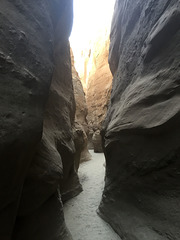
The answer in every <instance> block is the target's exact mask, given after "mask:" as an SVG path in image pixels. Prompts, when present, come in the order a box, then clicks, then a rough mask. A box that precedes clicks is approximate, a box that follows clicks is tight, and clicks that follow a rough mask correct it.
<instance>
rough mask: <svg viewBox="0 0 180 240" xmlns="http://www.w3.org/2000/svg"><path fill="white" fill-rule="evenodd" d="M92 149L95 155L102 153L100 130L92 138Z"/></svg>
mask: <svg viewBox="0 0 180 240" xmlns="http://www.w3.org/2000/svg"><path fill="white" fill-rule="evenodd" d="M92 143H93V149H94V152H95V153H102V152H103V149H102V137H101V133H100V130H96V131H95V132H94V134H93V136H92Z"/></svg>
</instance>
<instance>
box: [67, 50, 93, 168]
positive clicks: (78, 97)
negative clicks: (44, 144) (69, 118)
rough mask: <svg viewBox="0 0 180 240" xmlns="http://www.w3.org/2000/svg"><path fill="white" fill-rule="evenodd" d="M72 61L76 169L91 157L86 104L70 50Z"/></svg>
mask: <svg viewBox="0 0 180 240" xmlns="http://www.w3.org/2000/svg"><path fill="white" fill-rule="evenodd" d="M71 61H72V79H73V88H74V96H75V102H76V114H75V127H74V132H75V136H76V137H75V145H76V161H75V162H76V169H78V167H79V163H80V162H84V161H88V160H90V159H91V155H90V153H89V151H88V147H87V145H88V138H87V136H88V133H89V128H88V123H87V114H88V111H87V104H86V98H85V93H84V90H83V86H82V83H81V80H80V77H79V75H78V72H77V71H76V68H75V66H74V56H73V52H72V50H71Z"/></svg>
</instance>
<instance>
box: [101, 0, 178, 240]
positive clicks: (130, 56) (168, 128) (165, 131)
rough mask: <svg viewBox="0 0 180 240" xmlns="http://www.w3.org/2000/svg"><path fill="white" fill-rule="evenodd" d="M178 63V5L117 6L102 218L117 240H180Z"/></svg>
mask: <svg viewBox="0 0 180 240" xmlns="http://www.w3.org/2000/svg"><path fill="white" fill-rule="evenodd" d="M179 60H180V3H179V1H177V0H171V1H169V0H156V1H154V0H147V1H140V0H117V1H116V5H115V11H114V17H113V21H112V29H111V43H110V54H109V63H110V68H111V71H112V73H113V76H114V79H113V86H112V95H111V102H110V107H109V109H108V113H107V117H106V120H105V123H104V126H103V131H102V135H103V145H104V151H105V156H106V184H105V190H104V193H103V198H102V202H101V204H100V208H99V213H100V215H101V216H102V217H103V218H104V219H106V220H107V221H108V222H109V223H110V224H111V225H112V226H113V227H114V229H115V230H116V231H117V232H118V233H119V235H120V236H121V237H122V239H127V240H130V239H137V240H142V239H146V240H152V239H156V240H160V239H161V240H166V239H173V240H178V239H180V208H179V207H180V206H179V203H180V185H179V181H180V128H179V121H180V94H179V93H180V80H179V79H180V65H179Z"/></svg>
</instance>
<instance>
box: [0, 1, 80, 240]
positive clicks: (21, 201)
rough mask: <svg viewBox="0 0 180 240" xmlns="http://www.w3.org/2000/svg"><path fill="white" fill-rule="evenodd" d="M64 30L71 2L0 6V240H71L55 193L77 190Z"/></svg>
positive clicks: (69, 22)
mask: <svg viewBox="0 0 180 240" xmlns="http://www.w3.org/2000/svg"><path fill="white" fill-rule="evenodd" d="M71 26H72V1H71V0H68V1H67V0H66V1H65V0H63V1H59V0H53V1H50V2H49V1H45V0H38V1H34V0H33V1H30V2H28V1H18V0H16V1H11V0H8V1H7V0H6V1H4V0H2V1H0V32H1V34H0V43H1V45H0V78H1V82H0V84H1V87H0V99H1V111H0V115H1V117H0V128H1V131H0V159H1V168H0V182H1V184H0V225H1V227H0V239H2V240H10V239H18V240H19V239H22V240H23V239H27V240H28V239H29V240H30V239H37V240H41V239H43V240H45V239H47V240H50V239H53V240H55V239H71V238H70V236H69V234H68V232H67V230H66V228H65V223H64V217H63V212H62V203H61V198H60V193H59V190H58V189H59V186H60V191H61V194H62V195H63V196H64V198H65V199H66V198H68V197H70V196H72V195H74V194H77V192H79V191H80V190H81V186H80V184H79V181H78V177H77V174H76V172H75V171H74V155H75V145H74V135H73V131H72V124H73V122H74V115H75V101H74V95H73V86H72V77H71V62H70V52H69V44H68V37H69V34H70V31H71ZM53 72H54V73H53ZM51 80H52V84H51ZM50 84H51V87H50ZM49 88H50V91H49ZM48 94H49V98H48ZM47 100H48V101H47ZM46 103H47V105H46V108H45V104H46ZM43 117H44V126H43ZM42 130H43V135H42ZM41 136H42V140H41ZM40 140H41V142H40ZM62 177H63V178H62ZM12 232H13V237H12ZM11 237H12V238H11Z"/></svg>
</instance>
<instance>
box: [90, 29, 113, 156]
mask: <svg viewBox="0 0 180 240" xmlns="http://www.w3.org/2000/svg"><path fill="white" fill-rule="evenodd" d="M108 52H109V33H108V32H106V34H105V35H104V34H102V35H100V36H99V37H98V38H97V40H96V42H95V43H94V45H93V47H92V49H91V53H90V59H89V64H91V68H90V71H89V76H88V82H87V106H88V117H87V119H88V125H89V128H90V130H92V131H93V132H94V133H95V134H94V138H93V139H95V138H96V136H98V135H99V133H100V131H98V130H101V126H102V122H103V120H104V118H105V115H106V112H107V106H108V102H109V98H110V92H111V85H112V75H111V72H110V69H109V64H108ZM99 136H100V135H99ZM92 142H93V145H94V148H95V151H96V148H98V149H99V150H98V152H102V147H101V137H97V138H96V140H95V141H92Z"/></svg>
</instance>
